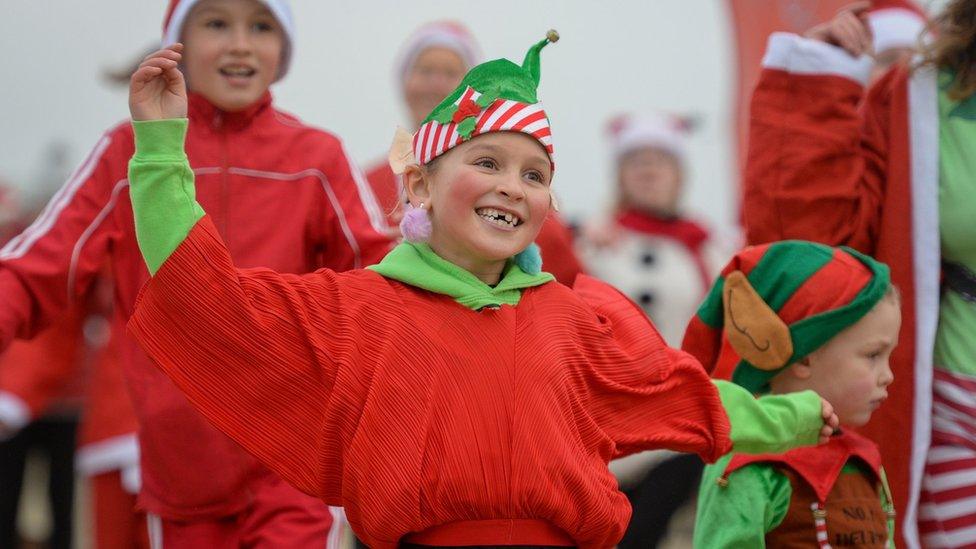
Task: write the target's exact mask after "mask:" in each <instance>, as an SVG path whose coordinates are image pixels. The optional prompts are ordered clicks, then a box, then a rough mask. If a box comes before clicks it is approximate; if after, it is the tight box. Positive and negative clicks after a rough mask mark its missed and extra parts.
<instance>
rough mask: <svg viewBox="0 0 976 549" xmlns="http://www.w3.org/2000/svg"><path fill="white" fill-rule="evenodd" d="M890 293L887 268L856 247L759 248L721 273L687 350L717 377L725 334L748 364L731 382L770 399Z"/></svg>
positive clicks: (784, 244)
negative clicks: (776, 386) (785, 378)
mask: <svg viewBox="0 0 976 549" xmlns="http://www.w3.org/2000/svg"><path fill="white" fill-rule="evenodd" d="M890 286H891V279H890V276H889V273H888V266H887V265H885V264H884V263H881V262H879V261H876V260H875V259H872V258H871V257H868V256H866V255H864V254H861V253H859V252H857V251H855V250H852V249H850V248H846V247H841V248H833V247H831V246H825V245H823V244H816V243H813V242H806V241H801V240H785V241H781V242H774V243H772V244H764V245H761V246H752V247H749V248H746V249H744V250H742V251H741V252H739V253H738V254H736V255H735V257H733V258H732V260H731V261H730V262H729V264H728V265H726V266H725V268H724V269H722V273H721V274H720V275H719V278H718V280H716V282H715V284H714V285H713V286H712V289H711V291H710V292H709V294H708V296H707V297H706V298H705V302H704V303H702V305H701V307H700V308H699V309H698V313H697V314H696V315H695V317H694V318H692V319H691V322H690V323H689V325H688V329H687V331H686V332H685V338H684V341H683V342H682V344H681V347H682V349H684V350H685V351H687V352H689V353H691V354H692V355H694V356H695V358H697V359H698V360H699V361H700V362H701V363H702V364H703V365H704V366H705V368H706V369H707V370H709V371H711V370H712V369H713V368H714V366H715V364H716V362H717V361H718V358H719V353H720V352H721V347H722V334H723V332H724V334H725V336H726V338H727V339H728V341H729V343H730V344H731V346H732V348H733V349H734V350H735V352H736V353H738V355H739V358H740V359H741V360H740V361H739V363H738V365H737V366H736V368H735V371H734V372H733V374H732V381H733V382H735V383H737V384H738V385H741V386H743V387H745V388H746V389H749V390H750V391H752V392H754V393H763V392H766V391H768V390H769V381H770V380H771V379H772V378H773V377H775V376H776V374H778V373H779V372H780V371H781V370H782V369H784V368H786V367H787V366H789V365H790V364H793V363H795V362H796V361H798V360H800V359H802V358H803V357H805V356H807V355H809V354H810V353H811V352H813V351H814V350H816V349H817V348H819V347H820V346H822V345H823V344H825V343H827V342H828V341H829V340H830V339H831V338H833V337H834V336H835V335H837V334H838V333H840V332H841V331H843V330H844V329H845V328H847V327H848V326H851V325H852V324H854V323H856V322H857V321H858V320H860V319H861V318H862V317H863V316H864V315H865V314H867V313H868V311H870V310H871V309H872V308H873V307H874V306H875V305H876V304H877V303H878V302H879V301H881V299H882V298H883V297H884V295H885V293H886V292H887V291H888V288H889V287H890Z"/></svg>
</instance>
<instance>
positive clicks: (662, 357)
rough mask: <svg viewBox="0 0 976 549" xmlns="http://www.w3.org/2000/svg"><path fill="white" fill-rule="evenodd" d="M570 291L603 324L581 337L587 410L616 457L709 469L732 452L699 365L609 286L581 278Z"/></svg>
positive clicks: (721, 410)
mask: <svg viewBox="0 0 976 549" xmlns="http://www.w3.org/2000/svg"><path fill="white" fill-rule="evenodd" d="M573 290H574V291H575V292H576V293H577V294H578V295H579V296H580V297H582V298H583V300H584V301H585V302H586V303H588V304H589V305H590V306H591V307H592V308H593V309H594V310H595V311H596V313H597V315H598V317H599V319H600V322H601V327H600V328H596V329H594V330H592V332H593V333H592V334H591V335H590V336H589V337H588V336H587V335H586V334H583V335H582V337H584V338H586V339H585V341H586V342H588V343H587V344H586V345H587V347H588V348H589V350H590V353H589V354H590V364H591V369H590V370H589V371H588V372H586V378H587V379H586V383H587V387H588V390H589V392H590V396H591V404H590V407H589V411H590V413H591V414H592V415H593V416H594V418H595V419H596V421H597V423H598V424H599V425H600V426H601V427H602V428H603V430H604V431H605V432H606V433H607V435H609V436H610V437H611V438H612V439H613V440H614V442H615V443H616V452H615V455H614V458H617V457H622V456H625V455H628V454H632V453H635V452H639V451H642V450H650V449H660V448H665V449H670V450H676V451H679V452H691V453H696V454H698V455H700V456H701V457H702V459H704V460H705V461H708V462H712V461H715V460H716V459H718V458H719V457H721V456H722V455H723V454H725V453H727V452H729V451H730V450H731V449H732V441H731V439H730V438H729V433H730V426H729V419H728V415H727V414H726V413H725V410H724V408H723V407H722V403H721V401H720V400H719V394H718V390H717V389H716V388H715V386H714V384H713V383H712V381H711V380H710V379H709V377H708V374H707V373H706V372H705V369H704V368H703V367H702V365H701V364H699V363H698V362H697V361H696V360H695V359H694V358H693V357H692V356H691V355H689V354H687V353H684V352H681V351H678V350H675V349H671V348H670V347H668V346H667V345H666V344H665V343H664V340H663V339H662V338H661V336H660V334H658V333H657V330H656V329H654V327H653V325H652V324H651V323H650V321H648V320H647V316H646V315H645V314H644V313H643V312H642V311H641V310H640V308H638V307H637V305H635V304H634V303H633V302H632V301H630V300H629V299H627V298H626V297H625V296H624V295H623V294H621V293H620V292H619V291H617V290H615V289H614V288H613V287H611V286H610V285H608V284H605V283H603V282H600V281H598V280H596V279H595V278H591V277H589V276H586V275H581V276H579V277H578V278H577V279H576V284H575V285H574V287H573ZM608 337H609V338H611V339H612V341H607V338H608ZM591 338H592V339H591Z"/></svg>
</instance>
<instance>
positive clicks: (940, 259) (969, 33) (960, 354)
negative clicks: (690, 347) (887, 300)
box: [744, 0, 976, 547]
mask: <svg viewBox="0 0 976 549" xmlns="http://www.w3.org/2000/svg"><path fill="white" fill-rule="evenodd" d="M867 7H868V6H867V3H859V4H855V5H852V6H851V8H850V9H848V10H846V11H844V12H842V13H841V14H839V15H838V16H837V17H836V18H835V19H834V20H832V21H831V22H829V23H825V24H824V25H820V26H818V27H815V28H814V29H811V31H809V32H808V33H807V36H806V37H800V36H796V35H788V34H776V35H773V36H772V37H771V38H770V43H769V47H768V50H767V54H766V58H765V59H764V61H763V64H764V70H763V73H762V76H761V78H760V81H759V84H758V87H757V89H756V92H755V95H754V96H753V102H752V121H751V129H750V152H749V161H748V166H747V172H746V199H745V204H744V216H745V222H746V226H747V231H748V238H749V240H750V242H752V243H758V242H766V241H771V240H777V239H782V238H807V239H812V240H818V241H821V242H826V243H829V244H847V245H850V246H853V247H855V248H857V249H859V250H861V251H864V252H867V253H869V254H872V255H874V256H875V257H877V258H878V259H879V260H881V261H884V262H886V263H888V264H889V265H891V268H892V279H893V280H894V282H895V283H896V284H897V285H898V286H899V287H900V289H901V291H902V293H903V295H904V300H903V305H902V307H903V316H904V319H905V321H904V323H903V327H902V331H901V343H900V345H899V347H898V349H897V350H896V351H895V355H894V357H893V358H892V366H893V368H894V370H895V377H896V379H897V380H898V381H897V382H896V383H895V384H893V385H892V386H891V388H890V390H889V396H890V398H889V399H888V402H886V403H885V404H884V405H882V406H881V408H880V409H879V410H878V412H877V413H876V414H874V418H873V419H872V422H871V423H870V424H868V426H867V427H866V428H865V429H864V431H865V432H866V434H868V435H870V436H871V437H872V438H874V439H875V440H876V441H877V442H878V443H879V444H880V446H881V449H882V453H883V455H884V460H885V463H886V464H887V470H888V473H889V479H890V481H891V486H892V488H893V489H894V499H895V504H896V506H897V508H898V509H899V510H900V520H899V523H900V524H899V526H900V530H901V532H902V533H903V535H904V538H905V539H904V541H905V543H904V545H907V546H909V547H917V546H919V545H924V546H926V547H964V546H972V545H973V544H976V499H974V496H976V437H974V435H973V433H974V432H976V429H974V426H976V397H974V396H973V395H974V394H976V391H974V388H976V338H974V337H973V334H974V333H976V305H974V301H976V275H974V274H973V272H974V270H976V253H974V251H976V231H974V226H976V225H974V224H973V223H972V212H973V208H976V202H974V201H973V197H974V196H976V195H974V193H973V192H972V183H973V174H974V173H976V164H974V159H976V123H974V119H976V97H974V92H976V70H974V69H976V55H974V52H976V32H974V29H976V0H953V1H951V2H949V3H948V4H947V5H946V7H945V8H944V10H943V11H942V13H941V14H940V15H939V16H938V17H937V18H936V19H935V21H934V23H933V24H934V26H935V32H934V33H933V37H931V39H930V41H929V43H928V44H927V46H926V49H925V51H924V56H923V58H922V59H920V62H918V63H915V64H912V65H900V66H896V67H894V68H892V69H891V70H890V71H889V72H888V73H886V74H885V75H884V76H883V77H882V78H881V79H880V80H879V81H878V82H876V83H875V84H874V85H873V86H872V87H871V88H870V89H869V90H867V92H866V96H865V84H866V83H867V82H868V79H869V76H870V73H871V68H872V60H871V59H870V57H868V56H867V55H865V54H866V53H868V52H869V51H870V49H871V35H870V32H869V31H868V30H867V28H866V26H865V21H864V18H863V13H862V10H864V9H866V8H867ZM862 99H863V101H864V104H863V111H861V110H859V105H860V104H861V102H862Z"/></svg>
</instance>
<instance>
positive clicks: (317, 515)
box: [0, 0, 389, 548]
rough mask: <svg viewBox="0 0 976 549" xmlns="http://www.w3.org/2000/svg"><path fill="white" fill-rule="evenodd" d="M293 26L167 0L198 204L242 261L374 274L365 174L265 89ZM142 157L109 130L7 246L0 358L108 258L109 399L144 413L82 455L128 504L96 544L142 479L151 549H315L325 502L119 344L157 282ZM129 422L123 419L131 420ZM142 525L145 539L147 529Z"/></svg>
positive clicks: (240, 2) (233, 9)
mask: <svg viewBox="0 0 976 549" xmlns="http://www.w3.org/2000/svg"><path fill="white" fill-rule="evenodd" d="M159 5H160V10H161V11H162V9H163V8H164V6H165V3H163V2H160V3H159ZM293 29H294V21H293V19H292V16H291V12H290V9H289V5H288V2H287V1H286V0H262V1H258V0H170V2H169V8H168V10H167V12H166V17H165V22H164V25H163V39H164V42H163V43H165V44H170V43H173V42H176V41H178V40H183V42H184V49H183V50H182V51H183V55H182V57H181V61H182V63H181V67H180V70H182V74H184V75H185V76H186V79H187V82H188V83H189V88H190V89H189V93H188V94H186V95H181V97H180V98H179V100H180V102H181V104H182V106H183V109H184V110H183V112H184V116H186V118H187V121H188V122H187V123H188V131H187V139H186V146H185V153H186V154H185V156H181V157H182V158H187V159H188V161H189V165H190V166H191V167H192V169H194V170H196V174H197V176H196V183H197V188H196V191H197V194H196V197H197V200H199V202H200V204H202V205H203V207H205V208H207V211H208V212H210V214H211V216H212V220H213V222H214V224H215V226H217V227H219V230H220V234H221V235H222V236H223V238H224V239H225V242H226V243H227V248H228V250H229V252H230V254H231V256H232V257H233V258H234V261H235V263H237V264H239V265H242V266H249V267H256V266H266V267H269V268H273V269H276V270H279V271H283V272H291V273H304V272H312V271H314V270H316V269H318V268H321V267H328V268H330V269H335V270H346V269H350V268H354V267H361V266H364V265H369V264H371V263H373V262H375V261H378V260H379V259H380V258H381V257H382V256H383V255H385V253H386V252H387V251H388V250H389V245H388V241H387V239H386V238H385V237H383V236H382V235H380V234H379V233H378V232H377V231H376V230H375V227H376V226H381V225H382V213H381V212H380V211H379V208H377V207H375V204H373V198H372V194H371V193H370V191H369V189H368V186H367V184H366V182H365V180H363V178H362V176H361V175H360V174H359V173H358V170H357V169H356V168H355V167H354V166H353V165H352V164H351V163H350V162H349V159H348V158H347V155H346V154H345V151H344V148H343V145H342V143H341V142H340V141H339V140H338V139H337V138H336V137H335V136H334V135H332V134H330V133H328V132H325V131H322V130H319V129H317V128H312V127H309V126H307V125H305V124H303V123H302V122H301V121H300V120H298V119H297V118H295V117H294V116H291V115H289V114H286V113H283V112H281V111H279V110H277V109H276V108H275V106H274V103H273V101H272V97H271V94H270V92H269V87H270V86H271V85H272V84H273V83H274V82H276V81H277V80H279V79H281V78H282V77H284V76H285V75H286V73H287V72H288V67H289V63H290V59H291V58H292V53H293V46H294V43H293V41H292V36H293V32H294V30H293ZM166 51H169V50H166ZM157 55H158V54H157ZM176 70H177V69H176V68H175V66H174V68H173V71H176ZM134 149H135V143H134V136H133V133H132V125H131V123H130V122H129V121H128V120H127V121H125V122H124V123H123V124H119V125H117V126H116V127H114V128H112V129H111V130H109V131H108V132H106V133H105V135H104V136H103V137H102V138H101V139H100V140H99V141H98V143H97V145H96V146H95V147H94V149H93V151H92V153H91V154H90V155H89V156H88V158H87V159H86V160H85V162H84V163H83V164H82V165H81V167H79V169H78V171H77V172H76V173H75V174H74V175H73V176H72V177H71V179H69V181H68V182H67V183H66V184H65V186H64V187H63V188H62V190H61V191H59V192H58V194H57V195H56V196H55V198H54V199H53V200H52V201H51V203H50V204H49V206H48V207H47V208H46V209H45V210H44V212H43V213H42V214H41V216H40V217H38V219H37V221H36V222H35V223H34V225H32V226H31V227H30V228H29V229H27V230H26V231H24V232H23V233H22V234H21V235H20V236H18V237H15V238H14V239H13V240H11V241H10V243H9V244H8V245H7V246H5V247H4V248H2V249H0V296H2V299H0V350H3V349H5V348H6V347H7V345H8V344H9V342H10V341H11V340H12V339H13V338H14V336H15V335H16V336H18V337H26V336H29V335H31V334H34V333H37V331H38V330H39V329H40V328H42V327H43V326H44V325H45V324H47V323H49V322H50V321H51V320H52V319H54V318H56V317H57V316H58V315H59V314H60V313H62V312H64V311H65V310H66V309H67V308H68V307H69V305H70V303H71V302H72V301H73V300H75V299H77V296H79V295H82V294H83V293H84V292H85V290H86V289H87V288H89V287H90V285H91V283H92V280H93V279H94V278H95V277H96V275H97V274H98V272H99V269H100V268H101V267H102V266H103V265H104V264H106V263H108V264H111V271H112V279H113V282H114V284H115V311H116V313H117V314H116V315H115V317H114V318H113V331H114V332H115V334H116V335H117V336H118V338H119V363H120V365H121V368H122V370H123V372H124V374H125V378H126V381H127V385H128V387H127V389H128V391H121V392H119V391H113V392H112V394H113V395H114V396H115V398H117V399H127V398H129V395H131V397H132V400H131V404H132V407H133V408H134V409H135V411H134V414H133V415H134V416H135V417H131V416H130V417H129V420H130V421H119V425H118V426H116V425H111V426H108V425H106V429H105V430H106V431H109V432H110V433H111V431H115V429H119V430H121V429H123V428H125V429H127V430H121V432H119V431H115V432H114V433H111V436H110V438H109V437H106V438H105V439H104V444H99V446H97V447H94V446H93V447H91V448H86V449H83V452H82V457H80V462H82V463H86V464H91V467H90V468H89V470H87V471H86V472H87V473H90V474H95V475H98V476H99V477H102V476H105V477H109V478H106V479H104V480H106V481H107V482H104V483H103V482H99V481H98V480H99V479H96V482H95V486H96V490H95V492H96V493H95V499H96V502H97V503H96V505H95V508H96V509H98V513H99V515H102V511H103V509H111V508H112V507H113V505H114V502H119V505H117V506H115V508H116V509H118V511H117V513H118V516H119V518H118V520H103V519H102V518H101V517H100V518H99V519H98V520H97V521H96V524H98V525H102V524H113V523H114V524H115V525H116V526H115V528H113V529H112V530H113V531H112V532H108V533H104V534H103V532H102V528H99V529H98V532H97V536H98V539H99V540H100V541H99V544H98V545H99V546H109V545H111V544H112V541H111V539H112V536H113V535H114V534H117V533H118V532H122V531H125V528H124V527H122V526H118V525H119V524H121V523H123V522H124V521H125V515H126V514H128V515H130V517H131V515H132V513H133V509H134V508H135V502H134V501H133V500H131V499H127V498H131V497H132V496H131V494H129V493H128V491H127V490H128V489H129V488H130V487H132V484H133V483H130V482H129V481H130V480H131V479H139V478H141V489H140V487H139V486H138V480H137V481H136V482H135V483H134V484H135V485H136V486H135V487H134V488H135V489H137V490H139V492H140V493H139V505H140V507H141V508H142V509H145V510H146V511H148V512H149V513H150V515H149V521H150V527H151V530H152V531H153V535H154V538H155V541H154V543H162V544H163V546H165V547H168V548H170V547H196V546H200V547H207V548H210V547H223V546H225V545H224V544H227V545H229V546H234V547H236V546H237V545H238V544H250V543H257V544H261V543H267V544H271V545H276V546H286V547H287V546H292V547H295V546H308V545H311V544H319V545H320V544H322V543H323V540H324V539H325V537H326V536H327V535H328V532H329V524H330V522H331V517H330V513H329V509H328V508H327V507H326V506H324V505H323V504H322V502H321V501H319V500H317V499H315V498H310V497H308V496H307V495H305V494H302V493H300V492H298V491H297V490H295V489H294V488H293V487H291V486H289V485H288V484H286V483H284V482H283V481H282V480H281V479H279V478H278V477H277V476H276V475H274V474H273V473H272V472H271V471H269V470H267V469H266V468H264V467H262V466H261V464H260V463H259V462H258V461H257V460H255V459H254V458H253V457H252V456H250V455H249V454H247V453H246V452H244V451H243V450H242V449H241V448H240V446H238V445H237V444H236V443H234V442H233V441H232V440H231V439H229V438H228V437H227V436H225V435H224V434H223V433H221V432H220V431H218V430H217V429H215V428H214V427H213V426H212V425H211V424H210V423H208V422H207V420H206V419H205V418H204V417H203V416H201V415H200V414H199V413H198V412H197V411H196V410H194V409H193V407H192V406H190V404H189V403H188V402H187V401H186V398H185V397H184V396H183V395H182V394H181V393H180V391H178V390H177V388H176V387H175V386H174V385H173V383H172V382H171V381H170V380H169V379H168V378H167V377H166V376H165V375H164V374H163V373H162V372H160V371H159V370H158V369H157V368H155V367H154V366H153V365H152V364H151V363H150V361H149V359H148V357H146V356H145V354H144V353H143V352H142V351H141V350H140V349H139V347H138V345H137V344H136V342H135V341H134V340H133V339H132V338H130V337H126V336H125V335H124V330H125V321H126V320H127V319H128V317H129V316H130V315H131V313H132V311H133V310H134V308H135V302H136V297H137V295H138V292H139V289H140V288H141V287H142V286H143V285H144V284H145V282H146V281H147V280H148V279H149V272H148V271H147V270H146V268H145V263H144V262H143V260H142V257H141V254H140V253H139V248H138V245H137V243H136V234H135V229H134V223H133V218H132V211H131V208H130V207H129V201H130V198H131V196H130V190H131V188H130V186H129V182H128V176H127V169H128V162H129V159H130V158H131V157H132V154H133V152H134ZM374 222H375V223H374ZM3 396H6V395H4V394H3V393H2V392H0V400H3V399H2V397H3ZM6 402H7V403H9V402H10V400H7V401H6ZM0 409H3V410H9V409H10V407H9V406H0ZM123 409H124V407H123ZM0 415H2V414H0ZM119 416H120V415H119V414H115V416H114V417H113V418H112V419H116V418H118V419H122V420H124V419H126V418H124V417H119ZM135 418H138V422H139V434H138V441H137V440H136V438H137V437H136V433H135V432H134V431H133V430H132V429H131V424H132V423H135ZM0 422H3V418H2V417H0ZM140 466H141V471H140V469H139V468H140ZM132 471H135V472H136V473H137V474H135V475H130V474H129V473H130V472H132ZM140 472H141V475H140V474H138V473H140ZM102 487H104V488H105V489H104V490H102ZM112 488H114V491H112ZM104 502H108V503H107V504H105V503H104ZM131 531H133V532H135V533H136V534H137V535H142V536H143V537H144V532H145V531H146V527H145V526H142V527H137V526H135V525H132V530H131ZM106 535H107V536H109V537H108V538H106ZM106 540H108V541H106ZM103 542H104V543H103Z"/></svg>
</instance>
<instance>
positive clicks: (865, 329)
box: [801, 296, 901, 427]
mask: <svg viewBox="0 0 976 549" xmlns="http://www.w3.org/2000/svg"><path fill="white" fill-rule="evenodd" d="M900 327H901V309H900V307H899V303H898V299H897V298H895V297H892V296H888V297H885V298H884V299H882V300H881V301H880V302H879V303H878V304H877V305H875V307H874V309H872V310H871V311H870V312H869V313H868V314H866V315H865V316H864V317H863V318H862V319H861V320H859V321H858V322H857V323H856V324H854V325H852V326H850V327H849V328H847V329H846V330H844V331H843V332H841V333H839V334H837V335H836V336H835V337H834V338H833V339H831V340H830V341H828V342H827V343H826V344H825V345H824V346H822V347H820V348H819V349H817V350H816V351H814V352H813V353H811V354H810V356H809V357H808V359H809V368H808V369H803V370H801V371H803V372H805V373H804V374H803V375H806V376H808V377H807V378H806V379H804V380H802V381H801V383H802V385H803V388H806V389H813V390H814V391H816V392H817V393H819V394H820V396H822V397H823V398H825V399H827V401H828V402H830V403H831V404H832V405H833V406H834V410H835V411H836V412H837V417H838V418H839V419H840V422H841V423H842V424H845V425H850V426H853V427H857V426H860V425H864V424H865V423H867V422H868V420H869V419H871V414H872V413H873V412H874V411H875V410H876V409H877V408H878V406H880V405H881V403H882V402H883V401H884V400H885V398H887V396H888V391H887V388H888V385H890V384H891V382H892V381H893V380H894V376H893V374H892V373H891V367H890V366H889V360H890V358H891V353H892V351H893V350H894V349H895V346H896V345H897V344H898V330H899V328H900Z"/></svg>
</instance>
